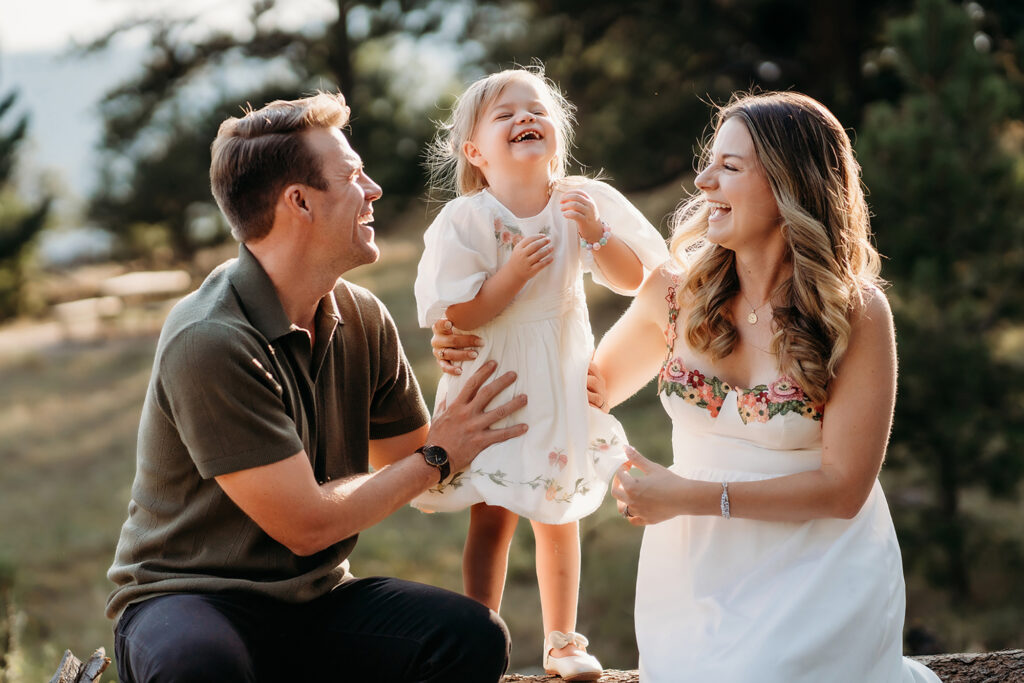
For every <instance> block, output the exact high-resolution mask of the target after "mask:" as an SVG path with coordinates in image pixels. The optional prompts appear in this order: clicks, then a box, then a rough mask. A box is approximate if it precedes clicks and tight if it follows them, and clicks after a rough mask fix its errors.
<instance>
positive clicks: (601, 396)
mask: <svg viewBox="0 0 1024 683" xmlns="http://www.w3.org/2000/svg"><path fill="white" fill-rule="evenodd" d="M587 401H589V402H590V405H592V406H594V407H595V408H597V409H598V410H600V411H602V412H605V413H607V412H608V409H609V405H608V387H607V386H606V385H605V382H604V375H602V374H601V370H600V369H598V367H597V364H596V363H594V361H590V367H588V368H587Z"/></svg>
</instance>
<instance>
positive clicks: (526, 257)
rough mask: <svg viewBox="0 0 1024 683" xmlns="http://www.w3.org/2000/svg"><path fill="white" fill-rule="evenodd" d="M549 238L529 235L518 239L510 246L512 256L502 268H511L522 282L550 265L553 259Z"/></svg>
mask: <svg viewBox="0 0 1024 683" xmlns="http://www.w3.org/2000/svg"><path fill="white" fill-rule="evenodd" d="M552 251H553V247H552V246H551V238H550V237H548V236H547V235H530V236H529V237H525V238H523V239H522V240H520V241H519V244H517V245H516V246H515V247H513V248H512V258H510V259H509V260H508V263H506V264H505V265H504V266H502V267H503V268H511V269H512V272H513V273H515V275H516V276H517V277H518V278H519V279H521V280H522V281H523V282H524V283H525V282H527V281H528V280H530V279H532V278H533V277H534V276H535V275H536V274H537V273H539V272H540V271H542V270H544V269H545V268H547V267H548V266H549V265H551V262H552V261H553V260H554V258H555V257H554V256H553V255H552V253H551V252H552Z"/></svg>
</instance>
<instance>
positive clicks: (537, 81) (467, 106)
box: [426, 64, 576, 195]
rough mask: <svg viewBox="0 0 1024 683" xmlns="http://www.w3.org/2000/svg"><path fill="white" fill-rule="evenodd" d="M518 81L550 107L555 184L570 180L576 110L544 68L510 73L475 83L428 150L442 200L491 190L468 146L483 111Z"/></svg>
mask: <svg viewBox="0 0 1024 683" xmlns="http://www.w3.org/2000/svg"><path fill="white" fill-rule="evenodd" d="M515 81H525V82H527V83H530V84H531V85H533V86H534V87H535V88H536V89H537V92H539V93H540V94H541V96H542V97H544V98H545V99H546V100H547V102H546V104H547V109H548V115H549V117H550V118H551V122H552V123H553V124H554V127H555V138H556V149H557V151H556V152H555V156H554V158H553V159H552V160H551V179H552V180H553V181H557V180H560V179H563V178H566V169H567V168H568V165H569V162H570V160H571V158H572V154H571V150H572V145H573V133H574V129H573V125H574V124H575V122H576V119H575V116H574V111H575V109H576V107H575V106H573V104H572V103H571V102H569V101H568V100H567V99H566V98H565V96H564V95H562V91H561V90H560V89H559V87H558V86H557V85H556V84H555V82H554V81H552V80H551V79H550V78H548V77H547V76H545V75H544V67H543V66H541V65H539V64H536V65H533V66H529V67H518V68H515V69H506V70H504V71H499V72H497V73H493V74H491V75H489V76H485V77H483V78H481V79H479V80H477V81H475V82H474V83H473V84H471V85H470V86H469V87H468V88H467V89H466V92H464V93H462V95H460V96H459V98H458V99H457V100H456V101H455V105H454V106H453V107H452V114H451V116H450V117H449V118H448V120H447V121H445V122H444V123H442V124H441V125H440V127H439V129H438V132H437V137H435V138H434V140H433V142H432V143H431V145H430V147H429V149H428V150H427V159H426V167H427V170H428V171H429V173H430V187H431V189H432V191H434V192H439V193H440V194H441V195H445V194H448V195H468V194H473V193H474V192H477V191H479V190H482V189H483V188H485V187H487V180H486V179H485V178H484V175H483V173H481V172H480V169H478V168H477V167H476V166H474V165H473V164H471V163H469V160H468V159H466V155H465V154H463V153H462V145H463V143H465V142H467V141H469V140H472V139H473V133H474V132H475V131H476V125H477V122H478V121H479V120H480V117H481V116H482V115H483V113H484V110H486V109H487V107H488V106H490V104H491V103H492V102H493V101H494V100H495V99H496V98H497V97H498V96H499V95H500V94H501V92H502V91H503V90H504V89H505V88H506V87H508V85H509V84H510V83H513V82H515Z"/></svg>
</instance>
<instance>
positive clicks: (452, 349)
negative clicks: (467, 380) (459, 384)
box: [430, 318, 484, 375]
mask: <svg viewBox="0 0 1024 683" xmlns="http://www.w3.org/2000/svg"><path fill="white" fill-rule="evenodd" d="M430 329H431V331H433V333H434V336H433V337H431V338H430V346H431V348H433V350H434V351H433V353H434V358H436V359H437V364H438V365H440V366H441V371H442V372H447V373H448V374H449V375H461V374H462V368H461V367H459V364H460V363H461V362H462V361H464V360H473V359H474V358H476V356H477V349H478V348H480V347H481V346H483V343H484V340H483V339H481V338H480V337H478V336H476V335H475V334H463V333H462V332H460V331H459V330H456V329H455V328H454V327H453V326H452V323H451V321H450V320H448V319H447V318H441V319H440V320H438V321H437V322H435V323H434V324H433V326H432V327H431V328H430Z"/></svg>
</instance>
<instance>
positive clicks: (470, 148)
mask: <svg viewBox="0 0 1024 683" xmlns="http://www.w3.org/2000/svg"><path fill="white" fill-rule="evenodd" d="M462 153H463V154H464V155H465V156H466V161H468V162H469V163H471V164H472V165H474V166H476V167H477V168H483V167H484V165H485V164H486V163H487V160H486V159H484V155H483V154H481V153H480V148H479V147H477V146H476V145H475V144H474V143H473V141H472V140H467V141H466V142H463V143H462Z"/></svg>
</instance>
